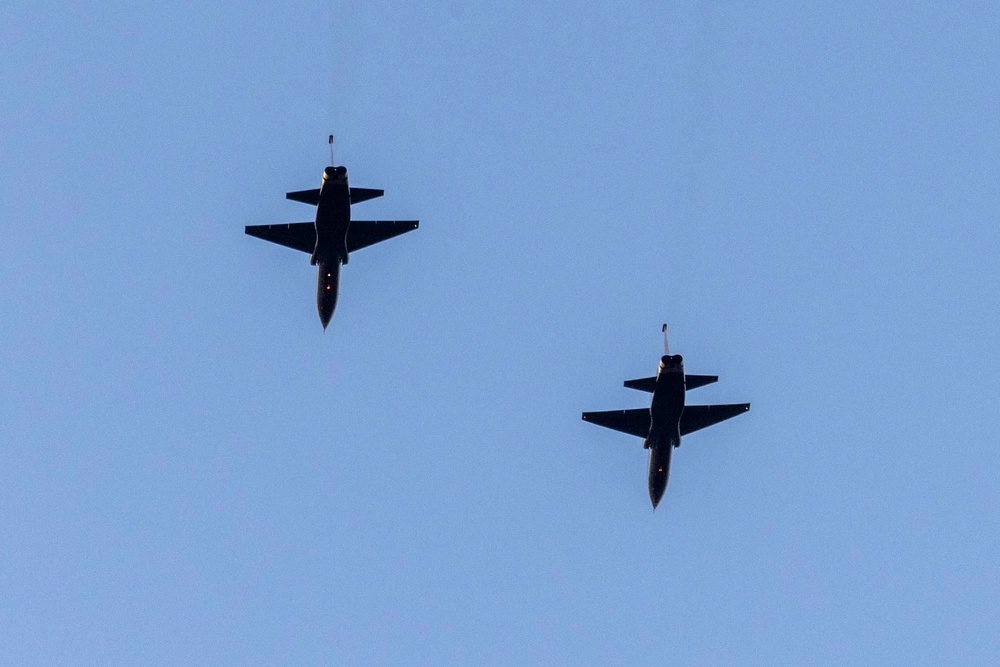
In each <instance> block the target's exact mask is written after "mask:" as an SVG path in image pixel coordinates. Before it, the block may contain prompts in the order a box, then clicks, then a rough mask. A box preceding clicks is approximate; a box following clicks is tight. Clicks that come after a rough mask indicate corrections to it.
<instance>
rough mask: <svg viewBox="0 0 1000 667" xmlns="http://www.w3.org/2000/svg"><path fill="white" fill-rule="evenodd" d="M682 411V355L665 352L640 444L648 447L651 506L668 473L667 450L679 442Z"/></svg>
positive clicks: (661, 493)
mask: <svg viewBox="0 0 1000 667" xmlns="http://www.w3.org/2000/svg"><path fill="white" fill-rule="evenodd" d="M683 414H684V359H683V358H682V357H681V356H680V355H679V354H677V355H673V356H670V355H666V356H664V357H662V358H661V359H660V367H659V369H658V370H657V372H656V387H655V388H654V389H653V401H652V403H651V404H650V406H649V435H647V436H646V439H645V440H644V441H643V443H642V446H643V447H645V448H646V449H648V450H649V499H650V500H651V501H652V503H653V509H656V505H657V504H658V503H659V502H660V498H662V497H663V492H664V491H665V490H666V488H667V480H668V479H669V477H670V454H671V452H672V451H673V449H674V447H679V446H680V444H681V415H683Z"/></svg>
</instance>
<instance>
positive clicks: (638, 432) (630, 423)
mask: <svg viewBox="0 0 1000 667" xmlns="http://www.w3.org/2000/svg"><path fill="white" fill-rule="evenodd" d="M583 421H585V422H590V423H591V424H597V425H598V426H604V427H605V428H613V429H614V430H616V431H621V432H622V433H628V434H629V435H634V436H636V437H639V438H645V437H646V436H647V435H649V408H638V409H636V410H606V411H604V412H584V413H583Z"/></svg>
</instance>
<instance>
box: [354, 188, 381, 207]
mask: <svg viewBox="0 0 1000 667" xmlns="http://www.w3.org/2000/svg"><path fill="white" fill-rule="evenodd" d="M384 194H385V190H373V189H372V188H351V203H352V204H360V203H361V202H363V201H368V200H369V199H375V198H376V197H381V196H382V195H384Z"/></svg>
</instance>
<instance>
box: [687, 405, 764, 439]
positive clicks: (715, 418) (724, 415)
mask: <svg viewBox="0 0 1000 667" xmlns="http://www.w3.org/2000/svg"><path fill="white" fill-rule="evenodd" d="M749 409H750V404H749V403H737V404H734V405H687V406H685V407H684V412H683V413H682V414H681V435H682V436H683V435H687V434H688V433H694V432H695V431H699V430H701V429H703V428H705V427H706V426H711V425H712V424H718V423H719V422H721V421H725V420H727V419H729V418H731V417H735V416H737V415H741V414H743V413H744V412H746V411H747V410H749Z"/></svg>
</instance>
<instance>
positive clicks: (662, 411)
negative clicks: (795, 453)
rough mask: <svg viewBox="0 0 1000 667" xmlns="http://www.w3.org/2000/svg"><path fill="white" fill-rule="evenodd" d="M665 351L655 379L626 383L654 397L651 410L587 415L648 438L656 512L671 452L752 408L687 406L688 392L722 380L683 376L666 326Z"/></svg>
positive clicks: (681, 361) (651, 495)
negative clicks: (698, 433)
mask: <svg viewBox="0 0 1000 667" xmlns="http://www.w3.org/2000/svg"><path fill="white" fill-rule="evenodd" d="M663 352H664V355H663V357H662V358H661V359H660V368H659V370H657V372H656V377H648V378H640V379H638V380H626V381H625V386H626V387H628V388H630V389H638V390H640V391H648V392H651V393H652V394H653V400H652V403H651V404H650V406H649V408H648V409H647V408H641V409H638V410H608V411H606V412H584V413H583V419H584V421H588V422H590V423H592V424H597V425H598V426H606V427H607V428H613V429H615V430H616V431H621V432H623V433H628V434H630V435H634V436H638V437H640V438H644V440H643V443H642V446H643V447H644V448H646V449H648V450H649V499H650V500H651V501H652V502H653V509H654V510H655V509H656V506H657V504H659V502H660V498H662V497H663V492H664V490H665V489H666V488H667V478H668V477H669V475H670V453H671V452H672V451H673V449H674V447H680V446H681V436H683V435H687V434H688V433H694V432H695V431H697V430H700V429H703V428H705V427H706V426H711V425H712V424H718V423H719V422H721V421H723V420H725V419H729V418H730V417H735V416H736V415H740V414H743V413H744V412H746V411H747V410H749V409H750V404H749V403H739V404H735V405H687V406H685V405H684V392H685V390H687V389H695V388H697V387H702V386H704V385H706V384H711V383H713V382H715V381H717V380H718V379H719V377H718V376H717V375H684V359H683V358H682V357H681V355H679V354H675V355H672V356H671V354H670V349H669V347H668V346H667V325H666V324H664V325H663Z"/></svg>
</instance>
